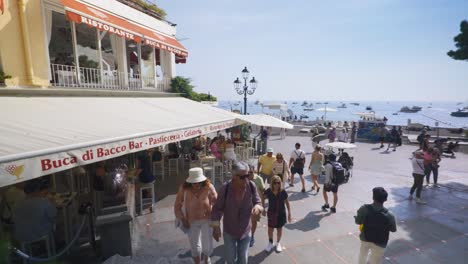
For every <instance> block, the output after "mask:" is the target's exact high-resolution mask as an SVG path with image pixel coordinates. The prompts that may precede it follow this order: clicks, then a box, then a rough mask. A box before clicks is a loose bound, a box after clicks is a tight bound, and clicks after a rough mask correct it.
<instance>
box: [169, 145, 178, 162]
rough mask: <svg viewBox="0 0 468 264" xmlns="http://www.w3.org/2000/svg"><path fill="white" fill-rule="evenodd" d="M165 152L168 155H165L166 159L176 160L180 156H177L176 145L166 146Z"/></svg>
mask: <svg viewBox="0 0 468 264" xmlns="http://www.w3.org/2000/svg"><path fill="white" fill-rule="evenodd" d="M167 150H168V152H169V154H168V155H167V158H168V159H178V158H179V156H180V154H179V147H178V146H177V143H169V145H167Z"/></svg>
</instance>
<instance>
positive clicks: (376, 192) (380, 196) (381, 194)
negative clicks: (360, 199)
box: [372, 187, 388, 203]
mask: <svg viewBox="0 0 468 264" xmlns="http://www.w3.org/2000/svg"><path fill="white" fill-rule="evenodd" d="M372 194H373V195H372V198H373V199H374V201H376V202H379V203H384V202H385V201H387V197H388V193H387V191H386V190H385V189H384V188H383V187H375V188H374V189H372Z"/></svg>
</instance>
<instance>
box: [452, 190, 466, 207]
mask: <svg viewBox="0 0 468 264" xmlns="http://www.w3.org/2000/svg"><path fill="white" fill-rule="evenodd" d="M449 194H450V195H453V196H455V197H458V198H460V199H463V200H467V201H468V192H458V191H450V192H449ZM465 205H466V203H465Z"/></svg>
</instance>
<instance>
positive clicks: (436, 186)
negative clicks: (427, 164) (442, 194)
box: [432, 183, 440, 188]
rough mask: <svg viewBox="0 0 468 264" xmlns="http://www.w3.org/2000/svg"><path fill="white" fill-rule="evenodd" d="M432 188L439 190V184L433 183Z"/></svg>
mask: <svg viewBox="0 0 468 264" xmlns="http://www.w3.org/2000/svg"><path fill="white" fill-rule="evenodd" d="M432 187H434V188H439V187H440V186H439V184H437V183H434V185H433V186H432Z"/></svg>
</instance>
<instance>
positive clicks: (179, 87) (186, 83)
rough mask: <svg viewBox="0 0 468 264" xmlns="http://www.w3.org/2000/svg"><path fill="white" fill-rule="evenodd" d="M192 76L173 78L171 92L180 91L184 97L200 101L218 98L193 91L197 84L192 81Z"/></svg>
mask: <svg viewBox="0 0 468 264" xmlns="http://www.w3.org/2000/svg"><path fill="white" fill-rule="evenodd" d="M190 82H191V80H190V78H185V77H181V76H177V77H175V78H173V79H172V80H171V92H172V93H180V94H181V95H182V96H183V97H185V98H188V99H191V100H194V101H197V102H200V101H216V100H217V98H216V97H215V96H212V95H210V94H206V93H197V92H195V91H193V89H194V88H195V86H193V85H192V84H191V83H190Z"/></svg>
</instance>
